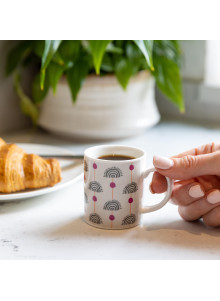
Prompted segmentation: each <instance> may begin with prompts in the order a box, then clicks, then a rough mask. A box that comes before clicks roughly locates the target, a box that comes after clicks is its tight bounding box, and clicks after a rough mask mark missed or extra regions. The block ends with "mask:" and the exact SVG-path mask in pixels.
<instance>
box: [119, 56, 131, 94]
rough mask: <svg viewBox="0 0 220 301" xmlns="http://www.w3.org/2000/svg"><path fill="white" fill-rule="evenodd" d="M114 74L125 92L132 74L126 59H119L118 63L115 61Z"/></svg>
mask: <svg viewBox="0 0 220 301" xmlns="http://www.w3.org/2000/svg"><path fill="white" fill-rule="evenodd" d="M115 74H116V77H117V79H118V81H119V83H120V84H121V86H122V87H123V89H124V90H125V89H126V87H127V84H128V81H129V79H130V77H131V76H132V74H133V70H132V66H131V63H130V62H129V60H128V59H125V58H123V57H121V58H120V59H119V60H118V61H116V63H115Z"/></svg>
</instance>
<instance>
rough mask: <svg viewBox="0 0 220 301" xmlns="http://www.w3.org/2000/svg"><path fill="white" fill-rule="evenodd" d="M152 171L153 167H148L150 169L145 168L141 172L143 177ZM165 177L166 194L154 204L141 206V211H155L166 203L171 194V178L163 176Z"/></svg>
mask: <svg viewBox="0 0 220 301" xmlns="http://www.w3.org/2000/svg"><path fill="white" fill-rule="evenodd" d="M154 171H156V169H155V168H150V169H148V170H146V171H145V172H144V173H143V178H144V179H145V178H147V177H148V176H149V174H150V173H151V172H154ZM165 178H166V180H167V192H166V195H165V196H164V198H163V200H162V201H161V202H160V203H158V204H156V205H153V206H144V207H142V208H141V213H148V212H152V211H156V210H158V209H160V208H162V207H163V206H164V205H166V203H167V202H168V201H169V199H170V197H171V194H172V188H173V180H172V179H170V178H168V177H165Z"/></svg>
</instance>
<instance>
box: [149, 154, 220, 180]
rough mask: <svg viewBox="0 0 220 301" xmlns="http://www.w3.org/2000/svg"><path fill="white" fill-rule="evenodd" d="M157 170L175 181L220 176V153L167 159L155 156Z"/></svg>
mask: <svg viewBox="0 0 220 301" xmlns="http://www.w3.org/2000/svg"><path fill="white" fill-rule="evenodd" d="M153 163H154V166H155V168H156V170H157V171H158V172H159V173H160V174H162V175H164V176H168V177H169V178H172V179H175V180H187V179H190V178H195V177H198V176H204V175H220V152H219V151H217V152H214V153H210V154H205V155H197V156H191V155H187V156H183V157H182V158H170V159H168V158H165V157H161V156H154V159H153Z"/></svg>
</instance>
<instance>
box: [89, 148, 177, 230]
mask: <svg viewBox="0 0 220 301" xmlns="http://www.w3.org/2000/svg"><path fill="white" fill-rule="evenodd" d="M115 159H118V160H115ZM145 161H146V154H145V152H144V151H143V150H141V149H139V148H135V147H129V146H118V145H101V146H94V147H91V148H88V149H87V150H86V151H85V153H84V192H85V200H84V205H85V214H84V220H85V222H86V223H88V224H89V225H91V226H94V227H98V228H102V229H127V228H132V227H135V226H137V225H139V224H140V220H141V214H142V213H147V212H152V211H155V210H158V209H160V208H162V207H163V206H164V205H165V204H166V203H167V202H168V201H169V199H170V197H171V193H172V186H173V181H172V180H171V179H169V178H167V177H166V180H167V192H166V195H165V196H164V198H163V200H162V201H161V202H160V203H158V204H156V205H153V206H143V205H142V198H143V185H144V179H145V178H146V177H147V176H148V175H149V174H150V173H151V172H154V171H155V168H150V169H147V170H146V169H145Z"/></svg>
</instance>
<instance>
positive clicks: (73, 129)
mask: <svg viewBox="0 0 220 301" xmlns="http://www.w3.org/2000/svg"><path fill="white" fill-rule="evenodd" d="M154 86H155V81H154V78H153V77H152V76H151V75H150V73H149V72H145V71H142V72H140V73H139V74H137V75H136V76H135V77H133V78H132V79H131V80H130V82H129V85H128V87H127V90H126V91H123V89H122V88H121V86H120V85H119V84H118V82H117V79H116V77H115V76H113V75H112V76H103V77H98V76H95V75H92V76H89V77H88V78H87V79H86V81H85V83H84V85H83V87H82V89H81V91H80V92H79V94H78V98H77V102H76V103H75V104H74V103H73V102H72V100H71V95H70V89H69V87H68V85H67V83H66V79H65V78H62V80H61V81H60V82H59V84H58V86H57V92H56V95H53V93H52V92H51V91H50V92H49V93H48V96H47V97H46V99H45V100H44V102H43V104H42V107H41V113H40V118H39V121H38V124H39V125H40V126H41V127H43V128H44V129H46V130H48V131H50V132H53V133H56V134H59V135H62V136H67V137H80V138H91V139H118V138H124V137H128V136H132V135H136V134H139V133H141V132H143V131H144V130H145V129H146V128H148V127H151V126H153V125H154V124H156V123H157V122H158V121H159V119H160V115H159V112H158V110H157V106H156V103H155V96H154Z"/></svg>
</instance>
